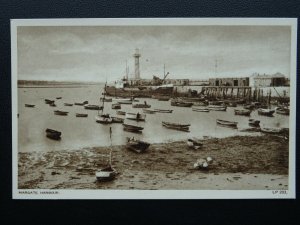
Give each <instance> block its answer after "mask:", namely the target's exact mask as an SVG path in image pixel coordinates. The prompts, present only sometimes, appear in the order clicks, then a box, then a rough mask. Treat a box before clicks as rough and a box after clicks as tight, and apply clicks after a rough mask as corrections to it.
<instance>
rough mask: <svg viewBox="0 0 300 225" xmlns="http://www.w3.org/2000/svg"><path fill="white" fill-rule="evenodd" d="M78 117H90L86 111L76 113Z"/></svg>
mask: <svg viewBox="0 0 300 225" xmlns="http://www.w3.org/2000/svg"><path fill="white" fill-rule="evenodd" d="M76 117H88V114H86V113H76Z"/></svg>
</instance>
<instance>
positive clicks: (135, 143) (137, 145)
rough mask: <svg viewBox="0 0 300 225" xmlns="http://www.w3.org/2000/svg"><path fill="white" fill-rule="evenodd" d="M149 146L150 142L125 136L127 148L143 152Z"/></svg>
mask: <svg viewBox="0 0 300 225" xmlns="http://www.w3.org/2000/svg"><path fill="white" fill-rule="evenodd" d="M149 146H150V143H148V142H145V141H140V140H136V139H134V137H133V138H127V143H126V148H127V149H128V150H131V151H134V152H137V153H142V152H145V151H146V150H147V149H148V148H149Z"/></svg>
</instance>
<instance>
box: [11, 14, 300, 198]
mask: <svg viewBox="0 0 300 225" xmlns="http://www.w3.org/2000/svg"><path fill="white" fill-rule="evenodd" d="M296 40H297V19H293V18H264V19H262V18H252V19H247V18H230V19H229V18H189V19H188V18H164V19H163V18H155V19H146V18H136V19H134V18H132V19H121V18H116V19H26V20H25V19H14V20H11V55H12V58H11V59H12V60H11V63H12V132H13V133H12V141H13V149H12V151H13V159H12V160H13V161H12V162H13V181H12V182H13V198H14V199H262V198H266V199H270V198H272V199H277V198H278V199H281V198H295V165H296V164H295V149H296V146H295V145H296V143H295V132H296V130H295V121H296V114H295V112H296Z"/></svg>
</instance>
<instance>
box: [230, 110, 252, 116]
mask: <svg viewBox="0 0 300 225" xmlns="http://www.w3.org/2000/svg"><path fill="white" fill-rule="evenodd" d="M234 114H235V115H240V116H250V114H251V110H249V109H235V110H234Z"/></svg>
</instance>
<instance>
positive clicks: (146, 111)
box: [143, 109, 156, 114]
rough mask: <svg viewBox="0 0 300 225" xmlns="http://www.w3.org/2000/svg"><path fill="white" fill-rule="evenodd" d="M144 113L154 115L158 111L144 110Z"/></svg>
mask: <svg viewBox="0 0 300 225" xmlns="http://www.w3.org/2000/svg"><path fill="white" fill-rule="evenodd" d="M143 113H148V114H154V113H156V111H155V110H152V109H143Z"/></svg>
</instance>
